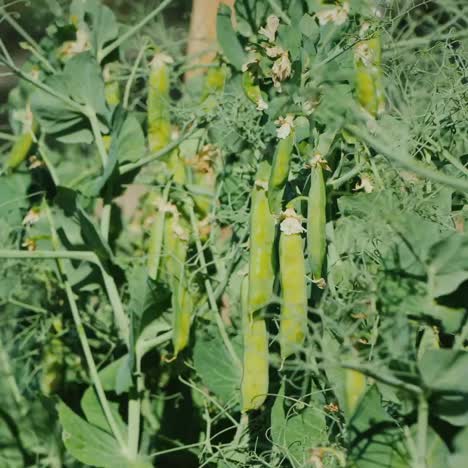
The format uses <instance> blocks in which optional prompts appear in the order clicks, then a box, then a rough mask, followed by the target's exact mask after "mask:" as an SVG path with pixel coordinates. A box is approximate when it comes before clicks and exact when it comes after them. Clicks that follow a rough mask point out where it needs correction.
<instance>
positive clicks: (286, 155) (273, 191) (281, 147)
mask: <svg viewBox="0 0 468 468" xmlns="http://www.w3.org/2000/svg"><path fill="white" fill-rule="evenodd" d="M293 145H294V134H293V132H292V131H291V132H290V134H289V135H288V136H286V138H283V139H280V140H279V142H278V145H277V147H276V151H275V155H274V157H273V165H272V169H271V174H270V180H269V181H268V204H269V206H270V210H271V212H272V213H274V214H279V213H280V211H281V208H282V201H283V193H284V187H285V186H286V182H287V181H288V176H289V167H290V165H291V155H292V150H293Z"/></svg>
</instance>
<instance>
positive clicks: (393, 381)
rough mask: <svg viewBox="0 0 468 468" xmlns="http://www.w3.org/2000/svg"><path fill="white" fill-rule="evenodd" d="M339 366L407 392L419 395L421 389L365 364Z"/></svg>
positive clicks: (343, 364) (342, 364)
mask: <svg viewBox="0 0 468 468" xmlns="http://www.w3.org/2000/svg"><path fill="white" fill-rule="evenodd" d="M341 367H343V368H344V369H353V370H357V371H359V372H361V373H362V374H364V375H367V376H368V377H372V378H373V379H375V380H377V381H378V382H382V383H384V384H387V385H390V386H392V387H396V388H400V389H402V390H406V391H407V392H409V393H411V394H413V395H418V396H419V395H421V394H422V390H421V389H420V388H419V387H418V386H417V385H413V384H409V383H407V382H404V381H403V380H400V379H398V378H396V377H394V376H393V375H388V374H384V373H383V372H382V371H380V370H377V369H370V368H369V367H366V366H359V365H356V364H348V363H341Z"/></svg>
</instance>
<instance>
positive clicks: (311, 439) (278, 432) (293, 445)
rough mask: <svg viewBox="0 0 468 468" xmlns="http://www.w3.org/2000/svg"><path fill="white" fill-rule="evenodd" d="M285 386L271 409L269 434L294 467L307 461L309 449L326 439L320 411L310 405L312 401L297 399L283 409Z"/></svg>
mask: <svg viewBox="0 0 468 468" xmlns="http://www.w3.org/2000/svg"><path fill="white" fill-rule="evenodd" d="M284 393H285V385H284V383H282V385H281V388H280V391H279V392H278V395H277V397H276V399H275V402H274V404H273V407H272V409H271V436H272V440H273V443H274V444H275V445H276V446H278V448H279V449H280V450H281V451H283V452H284V454H285V455H286V456H288V458H289V459H290V461H291V464H292V465H293V466H294V467H302V466H305V465H306V464H307V459H308V458H309V457H310V449H311V448H313V447H318V446H320V445H321V444H323V443H325V442H326V440H327V434H326V429H327V427H326V424H325V417H324V413H323V410H322V409H320V408H318V407H314V406H313V405H312V402H302V401H297V402H295V403H294V404H293V405H290V406H289V408H287V409H286V408H285V406H286V405H285V403H286V402H287V401H288V400H287V399H286V398H285V394H284Z"/></svg>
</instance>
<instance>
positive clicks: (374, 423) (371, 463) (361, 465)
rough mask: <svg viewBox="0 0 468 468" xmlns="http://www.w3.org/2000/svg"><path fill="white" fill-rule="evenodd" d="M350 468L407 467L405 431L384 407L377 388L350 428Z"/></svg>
mask: <svg viewBox="0 0 468 468" xmlns="http://www.w3.org/2000/svg"><path fill="white" fill-rule="evenodd" d="M348 448H349V452H348V466H350V467H355V468H380V467H381V468H407V467H408V466H409V464H410V457H409V455H408V454H407V453H406V448H405V444H404V434H403V431H402V430H401V429H400V428H399V427H398V426H397V424H396V422H395V421H394V420H393V419H392V418H391V417H390V416H389V415H388V414H387V413H386V411H385V410H384V409H383V407H382V403H381V397H380V394H379V391H378V389H377V387H376V386H375V385H373V386H371V387H370V388H369V389H368V390H367V392H366V394H365V395H364V396H363V398H362V399H361V401H360V403H359V405H358V407H357V408H356V411H355V413H354V415H353V417H352V419H351V422H350V425H349V444H348Z"/></svg>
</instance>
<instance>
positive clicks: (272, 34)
mask: <svg viewBox="0 0 468 468" xmlns="http://www.w3.org/2000/svg"><path fill="white" fill-rule="evenodd" d="M278 26H279V18H278V17H277V16H275V15H270V16H269V17H268V18H267V22H266V26H265V27H264V28H260V29H259V30H258V32H259V34H262V35H263V36H265V37H266V38H267V39H268V41H269V42H275V38H276V32H277V31H278Z"/></svg>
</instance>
